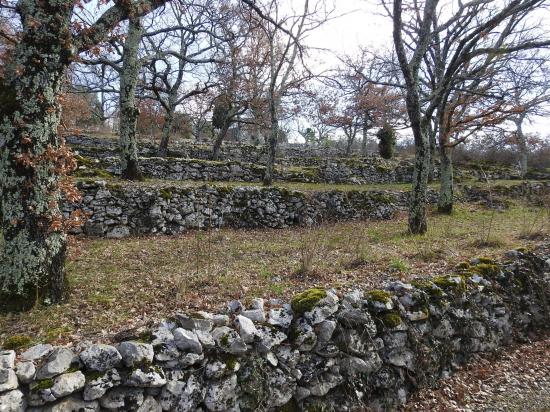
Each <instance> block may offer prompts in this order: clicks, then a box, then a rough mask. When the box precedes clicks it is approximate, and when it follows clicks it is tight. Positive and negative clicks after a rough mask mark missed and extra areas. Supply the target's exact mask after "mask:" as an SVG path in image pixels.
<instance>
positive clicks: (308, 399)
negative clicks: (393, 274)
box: [0, 245, 550, 412]
mask: <svg viewBox="0 0 550 412" xmlns="http://www.w3.org/2000/svg"><path fill="white" fill-rule="evenodd" d="M549 299H550V247H549V245H545V246H544V247H542V248H541V249H540V250H538V251H537V252H536V253H529V252H527V251H525V250H516V251H510V252H509V253H507V255H506V260H505V262H504V263H502V264H498V263H497V262H494V261H492V260H489V259H486V258H478V259H474V260H472V261H470V262H469V263H466V262H465V263H463V264H461V265H460V266H459V267H458V268H457V269H456V272H455V273H454V274H452V275H449V276H438V277H435V278H432V279H426V278H422V279H417V280H415V281H412V282H411V283H410V284H409V283H402V282H390V283H389V284H388V285H387V287H385V288H384V289H382V290H353V291H351V292H348V293H341V292H338V291H336V290H323V289H311V290H308V291H305V292H303V293H301V294H299V295H297V296H295V297H294V299H292V301H291V302H290V303H287V302H282V301H279V300H270V301H268V302H265V301H264V300H263V299H254V300H253V301H252V302H251V304H250V305H248V306H246V307H245V306H244V305H243V304H242V303H241V302H239V301H232V302H230V303H229V304H228V306H227V309H226V310H225V311H224V312H222V313H217V314H211V313H206V312H197V313H176V314H175V316H174V317H173V318H172V319H167V320H166V321H164V322H162V323H160V324H159V325H156V326H155V327H153V328H151V329H148V328H142V329H137V330H135V329H134V330H131V331H128V332H127V333H125V338H124V339H123V341H118V342H116V341H115V342H110V344H105V343H90V342H81V343H79V344H78V345H76V346H72V347H67V346H57V347H53V346H51V345H49V344H39V345H37V346H34V347H32V348H29V349H27V350H23V351H20V353H18V354H17V353H16V352H15V351H13V350H11V349H10V348H5V349H6V350H4V351H2V350H0V410H1V411H3V412H19V411H24V410H28V411H36V412H38V411H44V412H46V411H47V412H54V411H55V412H71V411H75V412H76V411H87V412H92V411H99V410H109V411H138V412H148V411H155V412H157V411H158V412H160V411H181V412H195V411H197V410H199V411H210V412H214V411H243V412H245V411H304V410H305V411H356V410H372V411H384V412H385V411H394V410H397V409H398V408H400V407H401V406H403V405H404V404H405V402H406V401H407V399H408V398H409V397H410V395H411V393H413V392H414V391H416V390H418V389H419V388H422V387H426V386H430V385H433V384H434V383H436V382H437V380H438V379H439V378H441V377H446V376H449V374H451V373H452V372H453V371H454V370H456V369H457V368H459V367H460V366H461V365H463V364H465V363H466V362H468V360H469V359H471V358H472V356H473V355H475V354H476V353H480V352H494V351H496V350H497V349H499V348H500V347H502V346H503V345H507V344H510V343H512V342H514V340H516V339H526V338H528V337H532V336H533V334H534V333H535V332H537V331H544V330H547V329H548V326H549V325H550V322H549V321H550V314H549V312H548V310H549V309H548V308H549V307H550V300H549Z"/></svg>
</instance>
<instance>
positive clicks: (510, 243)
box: [0, 205, 550, 343]
mask: <svg viewBox="0 0 550 412" xmlns="http://www.w3.org/2000/svg"><path fill="white" fill-rule="evenodd" d="M489 219H491V222H492V223H491V228H490V230H491V233H490V236H487V233H482V232H480V230H481V231H483V230H487V229H486V226H487V225H486V222H487V221H488V220H489ZM406 222H407V219H406V216H405V215H401V216H399V217H398V218H396V219H394V220H392V221H382V222H375V221H356V222H346V223H337V224H325V225H322V226H320V227H315V228H310V229H304V228H289V229H282V230H267V229H261V230H248V231H244V230H232V229H221V230H219V231H212V232H196V231H195V232H190V233H187V234H184V235H180V236H175V237H169V236H155V237H138V238H128V239H123V240H107V239H88V238H73V239H71V244H70V248H69V252H70V253H69V259H68V263H67V277H68V281H69V284H70V294H69V296H68V298H67V300H66V302H65V303H63V304H61V305H55V306H51V307H37V308H35V309H33V310H31V311H29V312H27V313H23V314H12V315H0V341H1V340H2V339H4V338H6V337H9V336H12V335H15V334H25V335H29V336H31V337H32V338H33V340H35V341H39V340H40V341H44V340H46V341H51V342H57V343H61V342H67V341H75V340H80V339H93V340H96V339H100V340H102V339H104V340H108V339H109V336H111V335H112V334H113V333H114V332H117V331H119V330H122V329H126V328H129V327H133V326H137V325H143V324H147V323H149V322H153V321H157V320H159V319H162V318H163V317H166V316H169V315H170V314H173V313H174V311H176V310H178V309H185V308H193V309H199V308H201V309H202V308H205V309H211V310H214V309H219V308H220V307H221V306H222V305H224V303H225V302H226V301H228V300H230V299H235V298H238V299H244V300H245V301H246V300H247V299H250V298H252V297H257V296H262V297H265V298H268V297H285V298H289V297H291V296H292V295H293V294H294V293H296V292H297V291H301V290H303V289H305V288H308V287H311V286H313V285H316V286H321V287H336V288H339V289H341V290H345V289H350V288H352V287H372V286H375V285H379V284H380V283H382V282H384V281H385V280H387V279H389V278H401V279H407V278H410V277H412V276H416V275H428V274H430V275H431V274H436V273H442V272H448V271H450V270H452V267H453V266H454V265H455V264H457V263H459V262H460V261H462V260H464V259H466V258H469V257H472V256H476V255H487V256H499V255H500V254H501V253H502V252H503V251H504V250H508V249H511V248H514V247H518V246H525V245H527V246H529V245H533V244H535V243H536V242H537V241H538V239H540V237H541V236H546V237H548V235H549V232H550V225H549V220H548V212H547V210H546V211H545V210H544V209H543V208H539V207H523V206H514V207H512V208H510V209H508V210H506V211H503V212H491V211H488V210H486V209H483V208H481V207H478V206H472V205H468V206H465V205H460V206H458V208H457V210H456V211H455V212H454V214H453V215H452V216H441V215H436V214H433V215H431V216H430V229H429V232H428V234H427V235H425V236H411V235H408V234H407V233H406ZM532 228H536V233H537V237H536V238H535V239H533V238H530V237H528V236H526V233H527V232H531V231H532V230H533V229H532ZM480 239H489V240H490V241H491V242H486V244H481V243H480V241H479V240H480Z"/></svg>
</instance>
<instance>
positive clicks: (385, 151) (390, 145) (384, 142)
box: [376, 124, 396, 159]
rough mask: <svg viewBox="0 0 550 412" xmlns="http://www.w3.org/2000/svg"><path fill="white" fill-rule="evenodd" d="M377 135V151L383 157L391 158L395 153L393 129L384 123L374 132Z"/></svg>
mask: <svg viewBox="0 0 550 412" xmlns="http://www.w3.org/2000/svg"><path fill="white" fill-rule="evenodd" d="M376 137H378V140H380V141H379V142H378V152H379V153H380V156H382V157H383V158H384V159H391V158H392V157H393V155H394V153H395V142H396V139H395V130H393V128H392V127H391V126H390V125H389V124H385V125H384V126H382V128H381V129H380V130H379V131H378V133H376Z"/></svg>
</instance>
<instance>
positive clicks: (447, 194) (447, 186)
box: [437, 143, 454, 214]
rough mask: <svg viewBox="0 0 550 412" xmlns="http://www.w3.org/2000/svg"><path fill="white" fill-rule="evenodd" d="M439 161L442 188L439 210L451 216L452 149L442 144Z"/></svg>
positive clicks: (438, 204)
mask: <svg viewBox="0 0 550 412" xmlns="http://www.w3.org/2000/svg"><path fill="white" fill-rule="evenodd" d="M439 160H440V169H439V174H440V176H439V179H440V187H439V200H438V203H437V210H438V211H439V213H446V214H451V212H452V211H453V195H454V187H453V159H452V148H451V147H447V146H446V145H444V144H441V143H440V145H439Z"/></svg>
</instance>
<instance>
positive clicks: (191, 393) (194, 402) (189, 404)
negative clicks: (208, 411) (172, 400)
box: [176, 376, 206, 412]
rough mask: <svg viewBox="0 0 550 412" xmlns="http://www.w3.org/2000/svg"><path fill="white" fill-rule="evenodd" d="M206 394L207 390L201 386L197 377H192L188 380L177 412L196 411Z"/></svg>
mask: <svg viewBox="0 0 550 412" xmlns="http://www.w3.org/2000/svg"><path fill="white" fill-rule="evenodd" d="M205 394H206V389H205V388H204V387H203V386H202V385H201V383H200V382H199V381H198V380H197V378H196V377H195V376H191V377H190V378H189V379H188V380H187V384H186V385H185V389H184V390H183V393H182V394H181V397H180V400H179V403H178V406H177V408H176V411H181V412H188V411H190V412H191V411H195V410H196V408H197V406H198V405H199V403H201V402H202V401H203V399H204V395H205Z"/></svg>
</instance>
